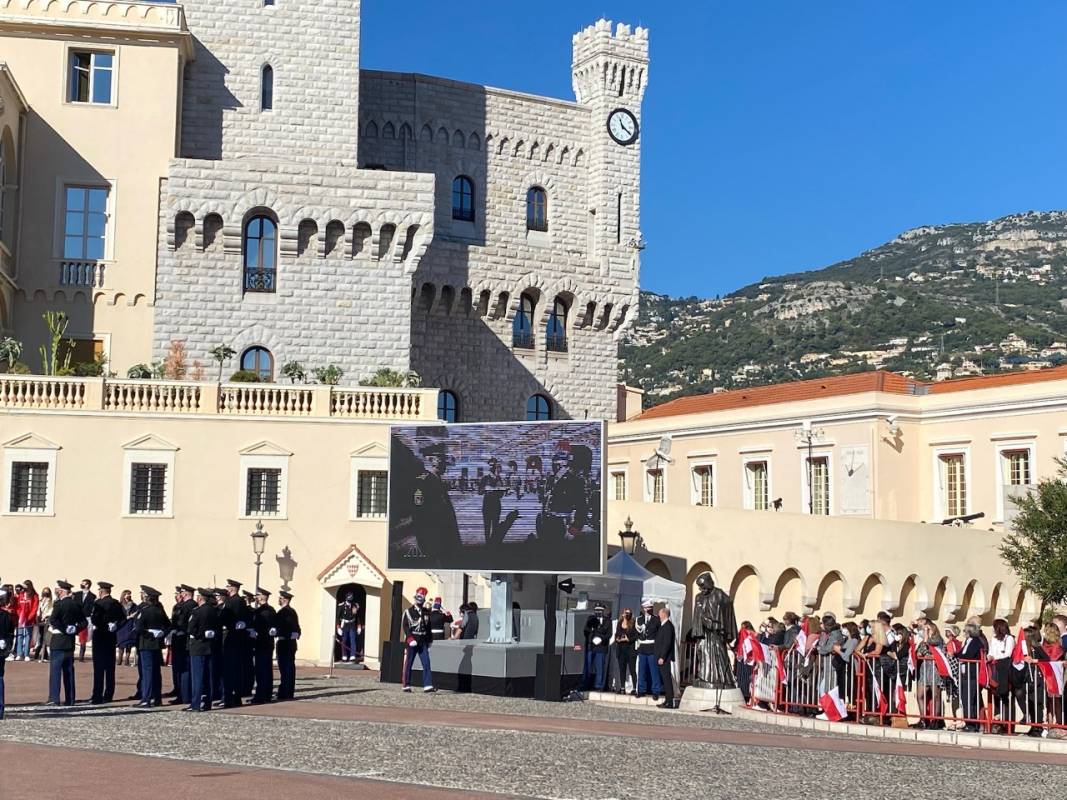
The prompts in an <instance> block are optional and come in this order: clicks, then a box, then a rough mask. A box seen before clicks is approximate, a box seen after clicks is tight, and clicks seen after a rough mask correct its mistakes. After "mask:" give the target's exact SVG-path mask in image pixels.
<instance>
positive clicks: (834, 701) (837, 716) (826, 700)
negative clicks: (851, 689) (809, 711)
mask: <svg viewBox="0 0 1067 800" xmlns="http://www.w3.org/2000/svg"><path fill="white" fill-rule="evenodd" d="M819 706H820V707H821V708H822V713H824V714H825V715H826V718H827V719H829V720H830V721H831V722H840V721H841V720H843V719H844V718H845V716H846V715H847V714H848V711H847V709H846V708H845V701H844V700H842V699H841V695H840V693H839V692H838V691H837V687H836V686H835V687H834V688H833V689H831V690H830V691H828V692H823V693H822V695H821V696H820V697H819Z"/></svg>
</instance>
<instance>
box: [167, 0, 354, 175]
mask: <svg viewBox="0 0 1067 800" xmlns="http://www.w3.org/2000/svg"><path fill="white" fill-rule="evenodd" d="M182 5H183V7H184V8H185V14H186V19H187V21H188V25H189V30H190V32H191V33H192V34H193V42H194V46H195V56H196V57H195V60H193V61H192V62H190V63H189V64H188V65H187V66H186V68H185V77H184V91H183V102H182V127H181V149H180V153H181V155H182V156H185V157H188V158H210V159H217V158H231V157H234V156H255V157H278V158H283V159H286V160H308V161H315V160H324V161H329V162H330V163H338V162H339V161H340V160H342V159H344V160H347V161H353V160H354V159H355V153H356V139H357V135H358V109H359V93H358V89H359V74H358V71H359V28H360V25H359V22H360V3H359V0H280V1H279V2H277V3H275V4H274V5H269V6H268V5H264V3H263V0H227V2H225V3H219V2H216V1H215V0H186V2H184V3H183V4H182ZM265 64H269V65H270V66H271V67H272V69H273V70H274V107H273V109H272V110H271V111H261V110H260V76H261V70H262V68H263V66H264V65H265Z"/></svg>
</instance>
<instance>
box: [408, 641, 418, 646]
mask: <svg viewBox="0 0 1067 800" xmlns="http://www.w3.org/2000/svg"><path fill="white" fill-rule="evenodd" d="M417 645H418V642H416V641H415V640H414V639H412V640H411V641H410V642H408V647H416V646H417Z"/></svg>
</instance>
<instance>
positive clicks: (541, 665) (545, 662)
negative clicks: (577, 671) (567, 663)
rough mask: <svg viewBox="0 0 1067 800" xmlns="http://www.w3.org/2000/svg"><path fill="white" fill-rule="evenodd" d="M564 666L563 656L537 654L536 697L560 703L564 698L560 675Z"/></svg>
mask: <svg viewBox="0 0 1067 800" xmlns="http://www.w3.org/2000/svg"><path fill="white" fill-rule="evenodd" d="M562 668H563V656H557V655H555V654H553V655H547V654H545V653H538V654H537V675H536V676H534V698H535V699H537V700H546V701H548V702H550V703H558V702H559V701H560V700H562V699H563V693H562V691H561V690H560V682H559V676H560V672H561V671H562Z"/></svg>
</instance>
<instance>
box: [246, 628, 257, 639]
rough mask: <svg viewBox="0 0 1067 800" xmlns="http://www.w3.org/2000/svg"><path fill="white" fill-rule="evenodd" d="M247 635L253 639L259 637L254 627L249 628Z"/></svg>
mask: <svg viewBox="0 0 1067 800" xmlns="http://www.w3.org/2000/svg"><path fill="white" fill-rule="evenodd" d="M248 635H249V636H251V637H252V638H253V639H256V638H258V637H259V634H258V633H256V629H255V628H252V629H250V630H249V631H248Z"/></svg>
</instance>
